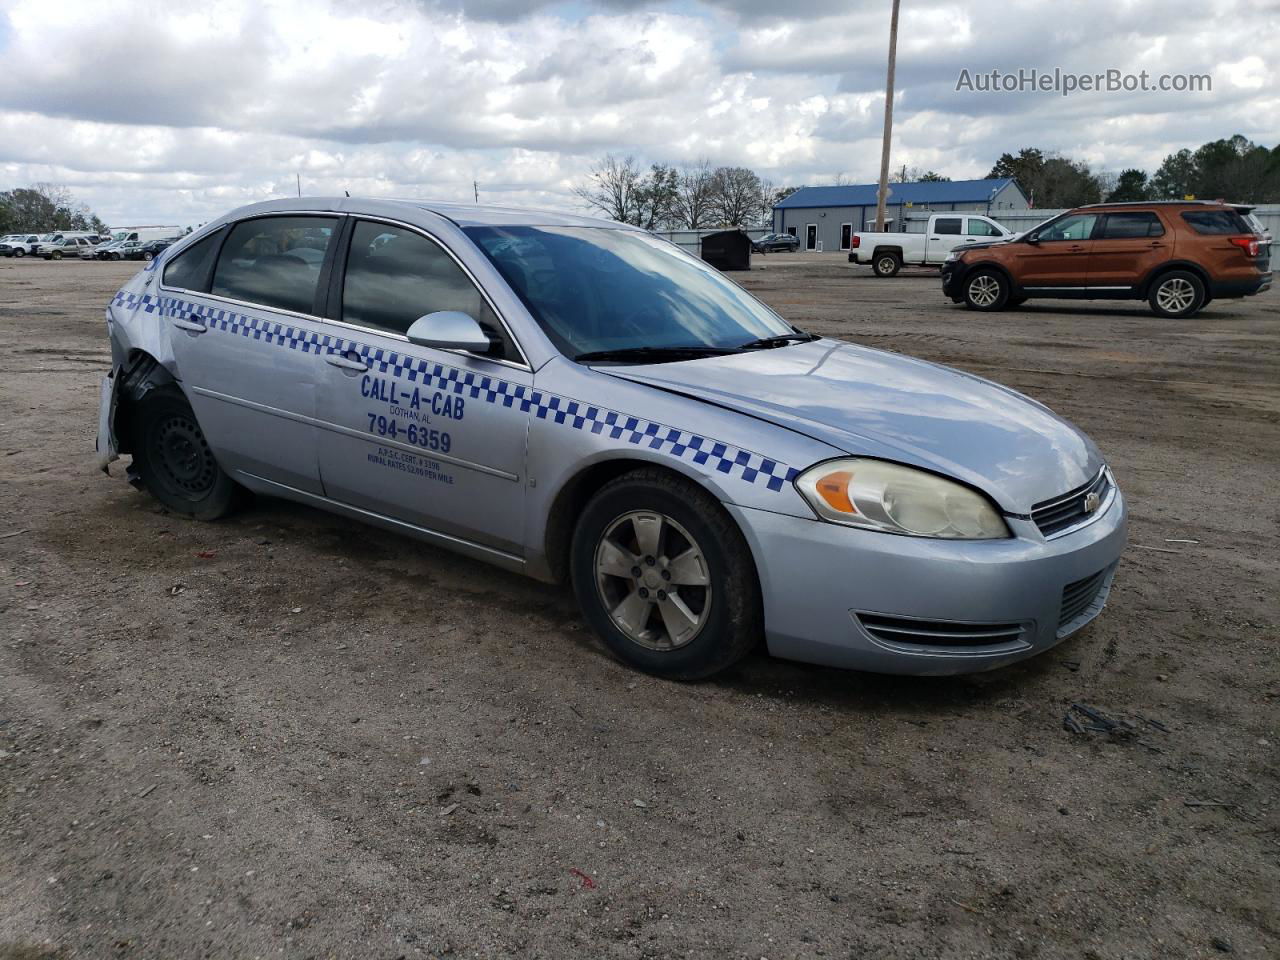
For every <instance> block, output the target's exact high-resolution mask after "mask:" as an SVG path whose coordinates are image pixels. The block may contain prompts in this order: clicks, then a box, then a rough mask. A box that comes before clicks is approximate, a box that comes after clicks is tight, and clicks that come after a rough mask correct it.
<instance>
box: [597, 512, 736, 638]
mask: <svg viewBox="0 0 1280 960" xmlns="http://www.w3.org/2000/svg"><path fill="white" fill-rule="evenodd" d="M595 570H596V590H597V592H598V594H599V596H600V600H601V602H602V603H603V604H604V607H605V609H606V610H607V611H609V619H610V620H611V621H612V622H613V624H614V626H616V627H617V628H618V629H619V630H620V631H622V633H623V635H624V636H626V637H627V639H628V640H630V641H632V642H633V643H636V644H638V645H640V646H642V647H645V648H646V649H648V650H660V651H669V650H678V649H679V648H681V647H684V646H687V645H688V644H690V643H692V642H693V641H694V640H695V639H697V637H698V635H699V634H700V633H701V632H702V630H703V628H704V627H705V626H706V624H707V621H708V620H709V619H710V615H711V601H712V594H711V578H710V574H709V571H708V569H707V561H706V555H705V554H704V552H703V550H702V548H701V547H700V546H699V545H698V543H697V541H695V540H694V539H693V537H692V535H691V534H690V533H689V531H688V530H686V529H685V528H684V527H682V526H681V525H680V524H678V523H676V521H675V520H673V519H671V517H668V516H667V515H665V514H663V513H659V512H657V511H654V510H634V511H631V512H629V513H624V514H623V515H622V516H620V517H618V518H617V519H616V520H614V521H613V522H612V523H611V524H609V526H608V527H606V528H605V531H604V533H603V534H602V535H601V537H600V540H599V542H598V543H597V544H596V551H595Z"/></svg>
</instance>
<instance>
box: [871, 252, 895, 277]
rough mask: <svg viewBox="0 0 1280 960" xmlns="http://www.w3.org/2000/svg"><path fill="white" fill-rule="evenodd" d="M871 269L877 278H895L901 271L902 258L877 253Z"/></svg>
mask: <svg viewBox="0 0 1280 960" xmlns="http://www.w3.org/2000/svg"><path fill="white" fill-rule="evenodd" d="M871 269H872V270H873V271H874V272H875V275H876V276H877V277H896V276H897V275H898V271H899V270H901V269H902V258H901V257H900V256H898V255H897V254H896V253H877V254H876V258H875V260H874V261H873V262H872V264H871Z"/></svg>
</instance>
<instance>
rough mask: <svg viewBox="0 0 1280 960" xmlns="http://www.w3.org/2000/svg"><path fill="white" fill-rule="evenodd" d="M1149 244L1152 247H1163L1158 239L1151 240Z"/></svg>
mask: <svg viewBox="0 0 1280 960" xmlns="http://www.w3.org/2000/svg"><path fill="white" fill-rule="evenodd" d="M1151 245H1152V246H1153V247H1163V246H1164V244H1163V243H1161V242H1160V241H1159V240H1153V241H1152V242H1151Z"/></svg>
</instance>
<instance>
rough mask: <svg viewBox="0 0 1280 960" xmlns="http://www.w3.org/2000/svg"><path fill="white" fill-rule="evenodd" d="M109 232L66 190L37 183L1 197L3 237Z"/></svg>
mask: <svg viewBox="0 0 1280 960" xmlns="http://www.w3.org/2000/svg"><path fill="white" fill-rule="evenodd" d="M106 229H107V227H106V224H104V223H103V222H102V221H101V220H100V219H99V218H98V216H97V215H96V214H95V213H94V212H93V211H92V210H90V209H89V208H88V207H87V206H85V205H84V204H83V203H80V202H79V201H77V200H76V199H75V197H73V196H72V194H71V191H70V190H68V189H67V188H66V187H63V186H59V185H57V184H52V183H36V184H32V185H31V186H30V187H17V188H15V189H13V190H6V191H4V192H3V193H0V234H3V233H44V232H48V231H51V230H93V231H96V232H99V233H105V232H106Z"/></svg>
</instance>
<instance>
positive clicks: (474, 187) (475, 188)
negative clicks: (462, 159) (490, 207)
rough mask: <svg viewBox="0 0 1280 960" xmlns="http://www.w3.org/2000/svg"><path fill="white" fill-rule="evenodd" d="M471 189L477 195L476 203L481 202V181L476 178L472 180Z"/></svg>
mask: <svg viewBox="0 0 1280 960" xmlns="http://www.w3.org/2000/svg"><path fill="white" fill-rule="evenodd" d="M471 189H472V191H474V193H475V195H476V203H479V202H480V183H479V182H478V181H476V180H472V181H471Z"/></svg>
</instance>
